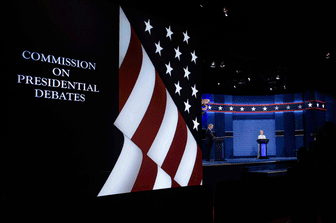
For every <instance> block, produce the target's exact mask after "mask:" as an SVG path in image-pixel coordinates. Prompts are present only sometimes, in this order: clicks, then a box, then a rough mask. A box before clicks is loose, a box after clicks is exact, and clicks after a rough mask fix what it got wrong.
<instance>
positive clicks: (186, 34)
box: [182, 30, 190, 44]
mask: <svg viewBox="0 0 336 223" xmlns="http://www.w3.org/2000/svg"><path fill="white" fill-rule="evenodd" d="M182 33H183V36H184V38H183V42H187V44H189V43H188V39H190V37H189V36H188V30H186V32H185V33H184V32H182Z"/></svg>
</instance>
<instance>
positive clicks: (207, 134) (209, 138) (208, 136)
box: [205, 128, 215, 161]
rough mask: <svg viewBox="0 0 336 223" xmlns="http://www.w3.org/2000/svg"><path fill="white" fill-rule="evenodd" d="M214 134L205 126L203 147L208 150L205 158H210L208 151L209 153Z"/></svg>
mask: <svg viewBox="0 0 336 223" xmlns="http://www.w3.org/2000/svg"><path fill="white" fill-rule="evenodd" d="M214 138H215V136H214V134H213V133H212V131H211V130H210V129H209V128H207V130H206V131H205V139H206V141H205V145H206V146H205V147H206V148H207V150H208V154H207V160H208V161H209V160H210V153H211V147H212V145H213V140H214Z"/></svg>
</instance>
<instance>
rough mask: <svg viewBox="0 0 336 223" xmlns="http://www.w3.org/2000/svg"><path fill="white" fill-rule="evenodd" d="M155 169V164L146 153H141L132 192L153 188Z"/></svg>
mask: <svg viewBox="0 0 336 223" xmlns="http://www.w3.org/2000/svg"><path fill="white" fill-rule="evenodd" d="M157 170H158V167H157V164H156V163H154V161H153V160H152V159H151V158H149V157H148V156H147V155H143V158H142V163H141V167H140V170H139V173H138V177H137V179H136V181H135V183H134V185H133V188H132V192H136V191H144V190H153V187H154V184H155V180H156V175H157Z"/></svg>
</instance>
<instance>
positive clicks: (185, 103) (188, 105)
mask: <svg viewBox="0 0 336 223" xmlns="http://www.w3.org/2000/svg"><path fill="white" fill-rule="evenodd" d="M183 103H184V106H185V108H184V111H188V114H189V108H190V107H191V105H190V104H189V99H187V102H183Z"/></svg>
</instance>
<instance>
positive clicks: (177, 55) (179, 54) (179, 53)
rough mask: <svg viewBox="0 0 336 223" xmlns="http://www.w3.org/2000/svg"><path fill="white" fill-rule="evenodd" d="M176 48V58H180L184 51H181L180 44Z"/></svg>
mask: <svg viewBox="0 0 336 223" xmlns="http://www.w3.org/2000/svg"><path fill="white" fill-rule="evenodd" d="M174 50H175V58H176V57H177V58H178V60H180V56H181V54H182V53H181V52H180V49H179V46H177V49H175V48H174Z"/></svg>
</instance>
